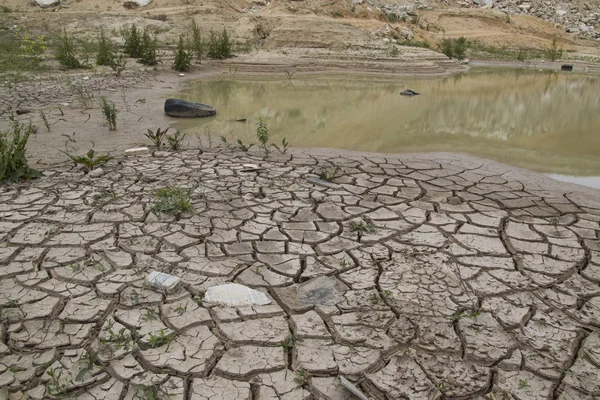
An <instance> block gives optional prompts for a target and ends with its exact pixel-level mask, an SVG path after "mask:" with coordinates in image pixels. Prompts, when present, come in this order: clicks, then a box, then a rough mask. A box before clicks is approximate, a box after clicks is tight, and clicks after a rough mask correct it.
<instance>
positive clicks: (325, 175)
mask: <svg viewBox="0 0 600 400" xmlns="http://www.w3.org/2000/svg"><path fill="white" fill-rule="evenodd" d="M339 169H340V168H339V167H333V168H327V169H323V170H321V171H320V172H319V174H318V176H319V179H321V180H323V181H327V182H332V181H333V180H334V179H335V177H336V174H337V172H338V171H339Z"/></svg>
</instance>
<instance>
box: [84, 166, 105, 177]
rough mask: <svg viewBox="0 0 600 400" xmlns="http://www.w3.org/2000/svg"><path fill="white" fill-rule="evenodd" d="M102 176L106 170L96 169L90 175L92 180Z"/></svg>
mask: <svg viewBox="0 0 600 400" xmlns="http://www.w3.org/2000/svg"><path fill="white" fill-rule="evenodd" d="M102 175H104V170H103V169H102V168H96V169H94V170H92V171H90V173H89V174H88V176H89V177H90V178H98V177H100V176H102Z"/></svg>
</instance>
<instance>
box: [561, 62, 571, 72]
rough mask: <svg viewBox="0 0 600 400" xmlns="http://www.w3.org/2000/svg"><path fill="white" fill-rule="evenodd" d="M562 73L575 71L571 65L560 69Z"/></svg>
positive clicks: (564, 65)
mask: <svg viewBox="0 0 600 400" xmlns="http://www.w3.org/2000/svg"><path fill="white" fill-rule="evenodd" d="M560 70H561V71H573V66H572V65H570V64H563V65H561V67H560Z"/></svg>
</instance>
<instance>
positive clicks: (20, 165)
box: [0, 116, 41, 183]
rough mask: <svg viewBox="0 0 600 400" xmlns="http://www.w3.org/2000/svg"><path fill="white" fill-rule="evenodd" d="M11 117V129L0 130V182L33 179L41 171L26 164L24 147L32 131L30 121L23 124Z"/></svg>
mask: <svg viewBox="0 0 600 400" xmlns="http://www.w3.org/2000/svg"><path fill="white" fill-rule="evenodd" d="M11 119H12V126H11V130H10V131H7V132H2V131H0V183H4V182H15V181H19V180H21V179H34V178H37V177H39V176H40V175H41V173H40V172H39V171H37V170H35V169H33V168H30V167H29V166H28V165H27V157H26V156H25V151H26V149H25V147H26V145H27V141H28V140H29V136H30V135H31V133H32V132H33V131H34V127H33V125H31V122H30V123H29V124H28V125H24V124H22V123H20V122H19V121H17V120H16V119H14V117H12V116H11Z"/></svg>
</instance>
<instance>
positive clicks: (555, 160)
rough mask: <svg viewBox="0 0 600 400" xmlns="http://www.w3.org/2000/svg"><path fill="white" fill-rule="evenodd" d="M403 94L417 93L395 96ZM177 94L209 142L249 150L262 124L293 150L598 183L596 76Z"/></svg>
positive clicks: (203, 85)
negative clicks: (348, 152) (477, 162)
mask: <svg viewBox="0 0 600 400" xmlns="http://www.w3.org/2000/svg"><path fill="white" fill-rule="evenodd" d="M406 88H412V89H414V90H416V91H417V92H421V93H422V95H421V96H415V97H405V96H400V94H399V93H400V91H402V90H404V89H406ZM183 96H184V97H185V98H186V99H188V100H192V101H198V102H201V103H206V104H210V105H212V106H214V107H215V108H217V110H218V115H217V116H216V117H214V118H211V119H207V120H203V119H195V120H185V121H181V122H178V128H180V129H184V130H186V131H188V132H200V133H202V132H203V131H204V130H205V128H204V126H207V127H208V128H209V129H210V131H211V133H212V136H213V138H214V137H218V136H220V135H224V136H226V137H227V138H229V139H230V140H233V139H237V138H241V139H242V140H243V141H245V142H252V141H254V142H255V141H256V139H255V136H254V135H255V134H254V132H255V127H256V122H257V120H258V118H259V117H261V116H262V117H263V118H264V119H265V121H266V122H267V123H268V126H269V129H270V132H271V136H272V139H273V141H276V142H280V141H281V139H282V138H283V137H286V138H287V139H288V140H289V141H290V142H291V143H292V145H294V146H296V147H336V148H344V149H353V150H362V151H375V152H387V153H397V152H415V151H451V152H464V153H470V154H474V155H478V156H482V157H486V158H491V159H495V160H498V161H501V162H505V163H507V164H512V165H516V166H520V167H525V168H529V169H532V170H536V171H539V172H544V173H555V174H562V175H571V176H593V175H596V176H597V175H600V78H598V77H592V76H583V75H573V74H567V73H556V72H538V71H526V70H478V71H477V70H476V71H470V72H468V73H466V74H462V75H458V76H453V77H450V78H443V79H407V78H402V79H387V80H382V79H381V78H373V77H360V76H351V75H349V76H335V77H332V76H319V77H301V78H294V79H293V80H291V81H289V80H287V79H285V78H283V79H282V80H272V79H269V80H267V79H265V80H259V79H256V78H253V80H248V79H244V78H239V77H236V78H235V79H232V78H226V79H225V80H218V81H217V80H207V81H202V82H197V83H195V84H193V85H192V86H191V87H190V88H189V89H188V90H187V91H185V93H184V94H183ZM242 118H246V119H247V121H246V122H236V121H235V120H236V119H242Z"/></svg>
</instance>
